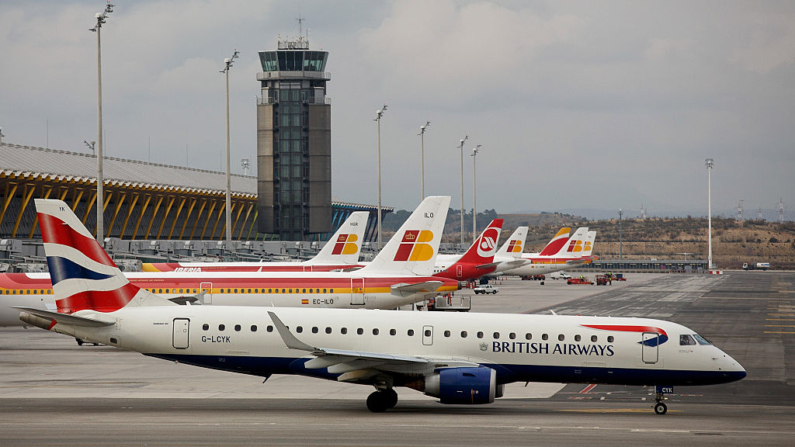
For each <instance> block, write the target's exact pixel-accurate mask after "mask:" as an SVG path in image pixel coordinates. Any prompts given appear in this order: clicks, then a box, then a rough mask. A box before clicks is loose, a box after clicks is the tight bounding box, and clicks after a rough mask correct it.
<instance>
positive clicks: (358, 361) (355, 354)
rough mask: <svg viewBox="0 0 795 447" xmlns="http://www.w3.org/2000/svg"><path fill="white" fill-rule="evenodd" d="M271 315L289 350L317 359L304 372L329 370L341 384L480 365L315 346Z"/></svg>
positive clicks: (451, 360) (308, 364) (460, 361)
mask: <svg viewBox="0 0 795 447" xmlns="http://www.w3.org/2000/svg"><path fill="white" fill-rule="evenodd" d="M268 314H269V315H270V317H271V320H273V324H274V326H276V330H277V331H278V332H279V335H280V336H281V337H282V340H283V341H284V344H285V345H286V346H287V347H288V348H290V349H297V350H301V351H307V352H309V353H311V354H312V355H314V356H315V358H313V359H311V360H309V361H308V362H306V363H305V364H304V367H305V368H307V369H321V368H327V369H328V372H329V373H331V374H340V376H339V377H338V378H337V380H339V381H342V382H346V381H358V380H366V379H368V378H370V377H373V376H375V375H377V374H378V372H379V371H381V372H389V373H396V374H407V373H414V374H426V373H430V372H433V370H435V369H436V368H440V367H441V368H445V367H454V366H455V367H459V366H478V364H476V363H473V362H469V361H462V360H456V359H432V358H425V357H417V356H411V355H399V354H383V353H379V352H363V351H348V350H343V349H326V348H321V347H317V346H312V345H308V344H306V343H304V342H302V341H301V340H299V339H298V338H297V337H296V336H295V335H293V333H292V332H290V329H288V328H287V326H286V325H285V324H284V323H283V322H282V320H281V319H280V318H279V317H278V316H277V315H276V314H275V313H273V312H268Z"/></svg>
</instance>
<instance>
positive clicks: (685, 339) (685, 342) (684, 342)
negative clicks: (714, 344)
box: [679, 334, 696, 346]
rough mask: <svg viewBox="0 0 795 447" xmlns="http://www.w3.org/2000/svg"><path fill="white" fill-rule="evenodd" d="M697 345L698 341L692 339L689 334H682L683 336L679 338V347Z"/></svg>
mask: <svg viewBox="0 0 795 447" xmlns="http://www.w3.org/2000/svg"><path fill="white" fill-rule="evenodd" d="M695 344H696V341H695V340H693V337H691V336H689V335H687V334H682V335H680V336H679V345H680V346H689V345H695Z"/></svg>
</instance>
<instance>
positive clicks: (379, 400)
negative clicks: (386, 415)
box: [367, 388, 398, 413]
mask: <svg viewBox="0 0 795 447" xmlns="http://www.w3.org/2000/svg"><path fill="white" fill-rule="evenodd" d="M397 402H398V395H397V393H396V392H395V390H393V389H392V388H389V389H385V390H378V391H375V392H374V393H372V394H370V395H369V396H367V409H368V410H370V411H372V412H373V413H383V412H385V411H386V410H388V409H390V408H393V407H394V406H395V405H397Z"/></svg>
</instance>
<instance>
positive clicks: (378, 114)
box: [374, 104, 387, 251]
mask: <svg viewBox="0 0 795 447" xmlns="http://www.w3.org/2000/svg"><path fill="white" fill-rule="evenodd" d="M386 107H387V106H386V104H384V106H383V107H381V108H380V109H378V110H376V111H375V120H374V121H375V122H376V127H378V251H381V118H382V117H383V116H384V112H386Z"/></svg>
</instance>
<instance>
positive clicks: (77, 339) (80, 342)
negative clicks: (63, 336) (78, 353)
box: [75, 338, 84, 346]
mask: <svg viewBox="0 0 795 447" xmlns="http://www.w3.org/2000/svg"><path fill="white" fill-rule="evenodd" d="M75 341H76V342H77V346H83V343H84V342H83V340H81V339H79V338H75Z"/></svg>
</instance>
